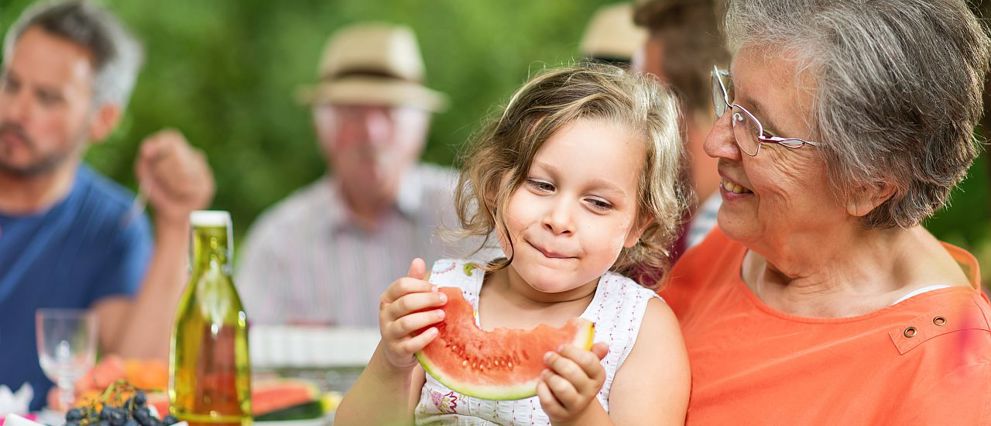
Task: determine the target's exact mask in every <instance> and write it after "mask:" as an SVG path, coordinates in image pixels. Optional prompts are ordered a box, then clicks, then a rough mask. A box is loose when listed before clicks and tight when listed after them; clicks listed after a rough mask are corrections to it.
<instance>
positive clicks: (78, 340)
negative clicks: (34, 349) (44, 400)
mask: <svg viewBox="0 0 991 426" xmlns="http://www.w3.org/2000/svg"><path fill="white" fill-rule="evenodd" d="M35 327H36V331H37V337H38V360H39V361H40V363H41V369H42V370H44V372H45V375H46V376H48V378H49V379H50V380H51V381H53V382H55V384H56V385H58V388H59V403H60V404H61V406H62V408H64V409H68V408H69V407H70V406H71V404H72V401H73V399H74V398H75V385H76V380H78V379H79V378H80V377H82V376H83V375H84V374H86V372H87V371H89V370H90V369H91V368H93V364H94V363H95V362H96V340H97V327H96V316H95V315H94V314H92V313H90V312H87V311H84V310H78V309H38V310H37V311H36V312H35Z"/></svg>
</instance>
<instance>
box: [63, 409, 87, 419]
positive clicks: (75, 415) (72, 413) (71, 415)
mask: <svg viewBox="0 0 991 426" xmlns="http://www.w3.org/2000/svg"><path fill="white" fill-rule="evenodd" d="M83 417H85V416H83V410H82V409H81V408H73V409H71V410H69V411H68V412H67V413H65V420H66V422H78V421H79V420H82V419H83Z"/></svg>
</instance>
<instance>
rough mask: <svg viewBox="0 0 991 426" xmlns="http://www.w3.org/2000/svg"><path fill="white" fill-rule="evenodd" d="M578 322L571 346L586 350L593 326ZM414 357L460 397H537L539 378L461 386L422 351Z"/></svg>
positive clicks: (591, 336)
mask: <svg viewBox="0 0 991 426" xmlns="http://www.w3.org/2000/svg"><path fill="white" fill-rule="evenodd" d="M579 321H580V322H581V325H580V326H579V327H578V332H577V333H576V334H575V338H574V339H573V340H572V341H571V344H572V345H575V346H578V347H581V348H583V349H585V350H588V349H590V348H591V347H592V340H593V339H594V338H595V325H594V324H593V323H592V322H591V321H588V320H585V319H579ZM415 355H416V359H417V361H419V362H420V365H421V366H422V367H423V370H424V371H426V372H427V374H429V375H430V376H431V377H433V378H434V379H436V380H437V381H438V382H440V383H441V384H443V385H444V386H447V388H448V389H451V390H453V391H455V392H458V393H460V394H462V395H467V396H471V397H475V398H481V399H488V400H493V401H510V400H518V399H525V398H530V397H532V396H536V395H537V383H538V382H539V381H540V378H536V379H534V380H531V381H528V382H525V383H521V384H518V385H499V386H472V385H467V384H465V385H462V384H460V383H458V382H457V380H455V379H454V378H451V377H448V376H445V375H444V374H443V370H442V369H441V368H440V367H439V366H437V365H434V363H432V362H431V361H430V359H429V358H428V357H427V356H426V355H425V354H424V353H423V352H422V351H421V352H417V353H416V354H415Z"/></svg>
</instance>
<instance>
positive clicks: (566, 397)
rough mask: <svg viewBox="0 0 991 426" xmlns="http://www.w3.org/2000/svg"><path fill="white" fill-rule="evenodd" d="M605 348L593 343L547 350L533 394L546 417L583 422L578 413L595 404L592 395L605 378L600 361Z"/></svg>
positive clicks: (595, 401)
mask: <svg viewBox="0 0 991 426" xmlns="http://www.w3.org/2000/svg"><path fill="white" fill-rule="evenodd" d="M608 352H609V347H608V346H606V345H605V344H604V343H596V344H595V345H593V346H592V349H591V350H587V351H586V350H583V349H580V348H578V347H576V346H572V345H566V346H565V347H563V348H561V350H560V351H558V352H547V353H546V354H545V355H544V365H546V366H547V368H548V369H547V370H544V372H543V373H541V377H540V382H539V383H537V397H538V398H539V399H540V406H541V407H542V408H543V409H544V412H546V413H547V417H549V418H550V419H551V421H552V422H553V423H555V424H558V423H575V424H584V423H586V422H583V421H581V416H582V415H583V414H585V412H586V411H587V410H588V409H589V408H594V407H592V405H596V406H598V408H599V409H602V406H601V405H599V403H598V401H597V400H596V399H595V396H596V395H597V394H598V393H599V390H600V389H602V384H603V383H605V381H606V370H605V369H604V368H602V363H601V362H600V361H601V360H602V358H605V356H606V354H607V353H608Z"/></svg>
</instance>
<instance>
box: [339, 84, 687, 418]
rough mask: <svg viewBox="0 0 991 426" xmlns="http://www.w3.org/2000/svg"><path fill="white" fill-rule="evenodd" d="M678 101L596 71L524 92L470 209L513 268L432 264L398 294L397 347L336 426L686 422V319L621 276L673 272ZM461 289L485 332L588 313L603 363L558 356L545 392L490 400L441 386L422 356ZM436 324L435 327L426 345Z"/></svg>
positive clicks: (504, 263) (387, 337)
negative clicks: (670, 250) (448, 290)
mask: <svg viewBox="0 0 991 426" xmlns="http://www.w3.org/2000/svg"><path fill="white" fill-rule="evenodd" d="M676 116H677V110H676V106H675V101H674V100H673V99H672V97H671V95H670V94H669V93H668V92H667V91H665V90H664V89H662V88H661V87H660V86H659V85H658V84H657V83H656V82H654V81H653V80H651V79H650V78H648V77H644V76H640V75H635V74H631V73H627V72H625V71H622V70H620V69H619V68H615V67H608V66H598V65H583V66H577V67H571V68H562V69H555V70H550V71H546V72H544V73H543V74H541V75H538V76H537V77H535V78H534V79H532V80H531V81H530V82H528V83H527V84H526V85H524V86H523V87H522V88H521V89H520V90H519V91H517V93H516V94H515V95H513V97H512V99H511V100H510V102H509V105H508V106H507V107H506V109H505V111H504V112H503V114H502V116H501V117H499V118H498V120H495V121H493V122H492V123H490V124H489V125H488V126H487V127H486V128H485V129H484V130H483V132H482V133H481V134H480V136H479V137H478V138H477V139H476V140H475V141H474V144H473V145H472V146H471V148H470V149H469V152H468V155H467V156H466V157H465V164H464V169H463V171H462V174H461V181H460V185H459V191H458V192H457V194H456V197H455V202H456V204H457V207H458V210H459V217H460V219H461V222H462V226H463V227H464V230H465V233H467V234H470V235H481V236H486V235H489V234H490V233H491V232H492V231H495V232H496V234H497V235H498V238H499V243H500V245H501V247H502V249H503V252H504V253H505V254H506V256H507V257H506V258H504V259H499V260H497V261H494V262H492V263H490V264H489V265H488V266H487V267H483V268H465V267H464V263H465V261H452V260H444V261H439V262H437V264H435V265H434V268H433V272H432V274H431V277H430V282H428V281H426V278H425V276H426V274H425V265H424V264H423V261H422V260H420V259H416V260H414V261H413V262H412V264H411V265H410V268H409V273H408V276H407V277H404V278H400V279H398V280H396V281H395V282H393V283H392V285H391V286H390V287H389V288H388V289H387V290H386V291H385V293H383V295H382V299H381V305H380V313H379V321H380V331H381V333H382V341H381V342H380V343H379V346H378V348H377V349H376V351H375V354H374V355H373V356H372V359H371V360H370V362H369V364H368V367H367V368H366V369H365V371H364V372H363V373H362V374H361V377H360V378H359V379H358V381H357V383H355V385H354V387H353V388H352V389H351V391H350V392H348V394H347V396H346V397H345V399H344V401H343V402H342V404H341V406H340V407H339V408H338V410H337V414H336V416H335V423H336V424H390V425H391V424H410V423H412V422H413V421H414V420H415V421H416V423H451V424H466V423H467V424H479V423H486V422H492V423H498V424H547V423H555V424H557V423H571V424H609V423H622V424H637V425H642V424H682V423H683V422H684V416H685V410H686V407H687V404H688V391H689V383H690V373H689V368H688V360H687V355H686V353H685V348H684V344H683V342H682V340H681V334H680V331H679V327H678V324H677V321H676V320H675V317H674V315H673V314H672V312H671V310H670V309H669V308H668V307H667V305H665V304H664V303H663V301H661V300H660V299H659V298H658V297H657V296H656V295H655V293H654V292H653V291H651V290H649V289H646V288H643V287H640V286H639V285H637V284H636V283H635V282H633V281H632V280H630V279H628V278H626V277H624V276H623V275H621V274H622V273H624V272H628V271H630V270H631V269H632V268H633V267H635V266H638V265H647V266H650V267H662V266H663V265H662V264H663V261H664V258H665V255H664V252H665V251H664V248H665V247H667V246H669V245H670V244H671V243H672V242H673V240H674V238H675V232H676V224H677V220H678V218H679V217H680V216H681V212H682V209H683V207H684V202H683V199H684V197H685V194H684V192H683V189H682V187H681V186H680V185H679V184H678V172H679V164H680V161H681V155H682V151H681V142H680V139H679V137H678V129H677V127H676V126H677V125H676V123H677V117H676ZM437 285H441V286H459V287H461V290H462V293H463V295H464V296H465V299H466V300H468V301H469V302H470V303H472V305H473V306H474V308H475V310H476V318H477V323H478V325H479V326H480V327H481V328H482V329H483V330H492V329H495V328H500V327H504V328H518V329H529V328H533V327H534V326H536V325H538V324H542V323H543V324H550V325H552V326H555V327H556V326H560V325H562V324H564V323H565V322H567V321H568V320H569V319H571V318H574V317H578V316H581V317H583V318H585V319H587V320H590V321H592V322H594V323H595V332H596V333H595V341H596V344H595V345H594V346H593V348H592V350H591V351H586V350H583V349H580V348H577V347H573V346H565V347H562V348H561V349H560V350H559V351H557V352H548V353H547V354H546V355H545V357H544V363H545V365H546V367H547V368H546V370H545V371H544V373H543V374H542V380H541V382H540V383H539V384H538V387H537V396H535V397H532V398H529V399H524V400H519V401H488V400H481V399H477V398H473V397H467V396H465V395H461V394H458V393H457V392H453V391H451V390H449V389H447V388H445V387H444V386H443V385H442V384H440V383H438V382H437V381H435V380H434V379H433V378H432V377H429V376H425V374H424V371H423V370H422V369H421V368H420V367H419V365H418V364H417V362H416V359H415V358H414V356H413V354H414V353H415V352H417V351H419V350H420V349H422V348H423V347H424V346H426V345H427V344H428V343H430V341H431V340H433V339H434V338H435V337H436V336H437V329H436V328H435V327H430V326H431V325H432V324H436V323H437V322H439V321H441V320H443V311H442V310H441V309H439V308H440V307H441V306H443V305H444V303H445V302H446V300H445V297H444V295H443V293H441V292H437V291H436V286H437ZM425 327H429V328H427V329H426V330H425V331H423V332H420V333H417V331H418V330H421V329H423V328H425Z"/></svg>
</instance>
